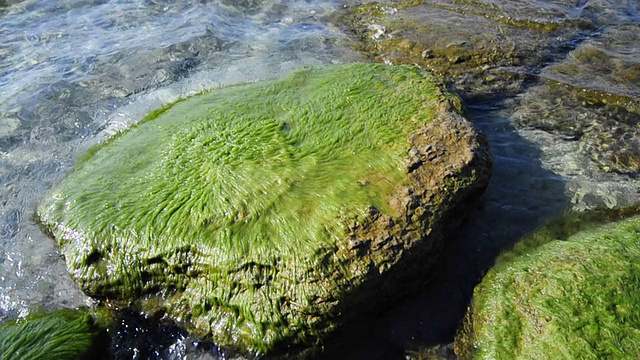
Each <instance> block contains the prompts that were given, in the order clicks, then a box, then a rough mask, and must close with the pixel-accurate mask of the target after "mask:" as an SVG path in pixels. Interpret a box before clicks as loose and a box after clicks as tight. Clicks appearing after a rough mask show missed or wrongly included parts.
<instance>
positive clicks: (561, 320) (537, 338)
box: [455, 210, 640, 359]
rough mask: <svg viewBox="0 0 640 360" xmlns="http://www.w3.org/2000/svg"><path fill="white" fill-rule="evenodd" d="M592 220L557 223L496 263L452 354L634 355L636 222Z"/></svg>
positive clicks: (638, 274) (639, 283) (637, 343)
mask: <svg viewBox="0 0 640 360" xmlns="http://www.w3.org/2000/svg"><path fill="white" fill-rule="evenodd" d="M630 211H632V212H635V213H637V210H630ZM623 213H625V212H623ZM627 213H628V211H627ZM591 215H593V216H590V215H587V216H584V215H569V216H567V217H566V218H565V219H564V220H565V221H563V219H561V220H555V221H553V222H552V223H551V224H550V225H548V226H545V227H543V228H541V229H540V230H539V231H537V232H535V233H533V234H532V235H531V236H529V237H527V238H526V239H524V240H523V241H522V242H520V243H519V244H518V245H516V247H515V248H514V249H513V250H512V251H509V252H506V253H505V254H503V255H501V256H500V257H499V258H498V260H497V262H496V265H495V266H494V267H493V268H492V269H491V270H490V271H489V272H488V273H487V275H486V276H485V278H484V279H483V281H482V282H481V284H480V285H478V286H477V287H476V289H475V291H474V297H473V300H472V304H471V306H470V308H469V311H468V313H467V317H466V319H465V323H464V326H463V328H462V330H461V331H460V333H459V335H458V337H457V339H456V344H455V347H456V352H457V353H458V355H460V356H461V357H462V358H463V359H466V358H474V359H476V358H477V359H637V358H638V356H640V312H639V311H638V310H637V304H638V303H639V301H640V241H639V240H640V217H632V218H629V219H625V220H618V221H616V222H613V223H609V224H605V225H598V223H599V222H600V220H601V219H606V218H608V217H609V218H611V217H613V218H615V217H616V214H613V213H609V214H601V213H594V214H591ZM600 215H604V217H601V216H600ZM589 219H591V220H595V221H594V222H589V221H588V220H589ZM599 219H600V220H599ZM585 220H586V221H585ZM574 231H577V232H575V233H573V234H571V233H572V232H574ZM570 234H571V235H570Z"/></svg>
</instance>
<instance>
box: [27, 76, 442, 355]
mask: <svg viewBox="0 0 640 360" xmlns="http://www.w3.org/2000/svg"><path fill="white" fill-rule="evenodd" d="M449 99H450V96H449V95H446V94H445V93H443V92H442V91H441V90H440V85H439V81H438V79H436V78H434V77H433V76H432V75H430V74H428V73H425V72H424V71H423V70H420V69H419V68H417V67H413V66H398V67H390V66H384V65H374V64H351V65H346V66H337V67H326V68H317V69H305V70H302V71H299V72H296V73H294V74H293V75H291V76H289V77H288V78H286V79H284V80H280V81H272V82H262V83H254V84H246V85H240V86H232V87H227V88H222V89H216V90H212V91H210V92H207V93H203V94H200V95H197V96H193V97H191V98H189V99H186V100H185V101H180V102H177V103H175V104H172V105H171V106H170V107H167V108H163V109H161V110H160V111H157V112H154V113H152V114H151V115H150V116H149V117H148V118H147V120H146V121H143V122H142V123H140V124H138V125H137V126H135V127H133V128H131V129H130V130H128V131H126V132H124V133H122V134H120V135H119V136H116V137H114V138H113V139H111V140H109V141H108V143H107V144H103V145H99V146H98V147H97V148H96V149H94V150H93V151H91V152H90V154H89V156H87V157H85V158H84V159H83V160H81V161H80V163H79V164H78V165H77V167H76V169H75V171H74V172H73V173H71V174H70V175H69V176H68V177H67V178H66V179H65V180H64V181H63V182H62V183H61V184H60V185H59V186H57V187H56V188H55V189H54V190H53V191H52V192H51V194H50V195H49V196H48V197H47V198H46V199H45V200H44V201H43V202H42V204H41V205H40V206H39V208H38V214H39V218H40V221H42V223H43V224H44V226H45V227H47V228H48V229H49V231H50V232H51V233H52V234H53V235H54V236H55V237H56V238H57V239H58V241H59V243H60V246H61V249H62V251H63V253H64V255H65V258H66V261H67V264H68V267H69V271H70V272H71V273H72V275H73V276H74V278H75V279H76V280H77V281H79V282H80V284H81V286H82V287H83V288H84V289H85V290H86V291H87V292H89V293H90V294H92V295H95V296H101V297H103V296H107V297H114V298H117V299H120V300H122V301H131V300H135V299H137V298H138V297H139V296H140V295H153V294H155V293H156V292H158V291H160V292H161V293H162V294H163V295H164V296H166V297H168V304H169V305H163V306H167V307H168V311H169V312H170V314H171V315H172V316H174V317H175V318H177V320H181V321H183V322H187V323H189V324H191V326H192V330H194V331H196V332H197V333H199V334H201V335H205V334H209V333H211V334H213V336H214V341H216V342H217V343H220V344H223V345H233V346H238V347H240V348H242V349H245V350H246V349H248V350H253V351H260V352H264V351H267V350H269V349H271V348H273V347H274V346H276V345H277V344H279V343H282V342H284V341H285V340H290V341H292V342H293V343H296V342H304V341H307V339H308V337H309V336H310V335H317V334H318V333H320V332H324V331H328V329H329V330H330V329H331V328H332V327H334V326H335V324H333V323H331V322H330V321H329V322H327V315H328V314H329V315H332V316H333V315H337V314H335V313H336V312H338V311H339V309H338V308H337V307H336V303H337V302H338V299H339V298H340V296H341V293H342V292H344V291H348V289H350V288H352V287H356V286H358V285H359V284H360V283H361V282H362V281H364V279H365V278H366V274H367V271H368V265H367V264H360V265H353V266H351V265H346V263H345V262H344V259H343V258H342V257H341V256H346V255H344V254H343V255H338V254H340V253H339V252H338V250H339V249H344V248H345V246H346V245H345V244H344V243H343V242H341V241H342V240H343V239H344V238H345V237H346V235H347V232H348V231H349V230H348V224H350V223H353V222H354V221H357V220H358V219H365V218H367V217H368V216H370V213H371V211H372V210H371V209H375V210H376V211H378V212H380V213H382V214H391V215H394V214H393V212H394V210H393V209H392V208H391V207H390V206H389V198H390V197H391V196H392V195H393V192H394V191H396V189H397V188H398V187H400V186H402V185H403V184H406V183H407V182H408V175H407V172H406V170H405V169H404V161H405V158H406V157H407V150H408V149H409V141H408V140H407V136H408V135H409V134H410V133H411V132H412V131H415V130H416V129H418V128H420V127H422V126H424V125H425V124H427V123H429V122H430V121H431V120H432V119H433V117H434V115H435V109H436V108H437V107H438V106H437V104H439V103H440V102H442V101H443V100H449ZM330 264H332V265H331V266H330ZM327 269H331V270H327ZM327 271H329V272H327ZM336 284H338V285H337V286H334V285H336ZM149 304H157V302H154V301H153V300H150V301H149ZM151 306H156V305H151Z"/></svg>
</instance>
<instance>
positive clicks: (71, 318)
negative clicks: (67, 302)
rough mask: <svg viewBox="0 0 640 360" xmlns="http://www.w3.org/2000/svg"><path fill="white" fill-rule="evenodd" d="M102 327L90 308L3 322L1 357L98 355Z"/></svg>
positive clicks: (69, 359)
mask: <svg viewBox="0 0 640 360" xmlns="http://www.w3.org/2000/svg"><path fill="white" fill-rule="evenodd" d="M101 331H102V329H101V327H100V326H98V325H97V324H96V320H95V318H94V317H93V315H91V314H90V313H89V312H86V311H74V310H69V309H65V310H59V311H56V312H52V313H48V314H45V313H42V314H38V315H33V316H29V317H28V318H26V319H20V320H15V321H9V322H5V323H3V324H0V360H16V359H29V360H80V359H89V358H91V359H99V358H101V357H99V356H98V354H97V353H95V350H96V349H97V345H98V343H99V339H100V336H101Z"/></svg>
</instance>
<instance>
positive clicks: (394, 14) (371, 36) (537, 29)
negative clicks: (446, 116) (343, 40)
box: [343, 0, 598, 97]
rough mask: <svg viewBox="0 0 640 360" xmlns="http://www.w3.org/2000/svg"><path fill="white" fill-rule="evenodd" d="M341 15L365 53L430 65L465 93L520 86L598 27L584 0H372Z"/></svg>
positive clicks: (386, 59)
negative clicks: (546, 0) (549, 0)
mask: <svg viewBox="0 0 640 360" xmlns="http://www.w3.org/2000/svg"><path fill="white" fill-rule="evenodd" d="M343 21H344V22H346V23H348V24H349V25H350V26H351V27H352V28H354V29H355V32H356V34H358V35H359V36H360V37H361V38H362V46H361V50H362V51H363V52H364V53H365V54H369V55H370V56H372V57H373V58H375V59H376V60H379V61H382V62H385V63H390V64H418V65H420V66H422V67H424V68H427V69H429V70H432V71H434V72H435V73H437V74H440V75H442V76H444V77H445V78H446V79H447V80H448V81H450V82H451V83H452V84H453V85H454V87H455V89H456V90H457V91H458V92H460V94H461V95H462V96H463V97H485V96H495V95H496V93H498V92H508V93H517V92H519V91H521V90H522V88H523V84H524V81H525V80H527V79H528V77H530V76H531V74H533V73H535V71H536V69H538V68H539V66H540V64H542V63H545V62H548V61H550V60H551V59H553V57H554V54H555V53H557V52H558V51H559V49H563V48H565V47H568V46H573V45H572V44H573V42H574V41H576V40H577V39H580V38H583V37H584V36H586V35H587V34H589V33H590V32H591V31H594V30H595V29H596V28H597V27H598V25H596V24H593V23H592V21H590V19H589V17H588V16H586V12H585V11H584V9H582V8H581V6H580V4H571V5H570V4H564V3H563V4H557V5H556V6H549V7H546V6H545V7H541V6H540V4H539V2H535V1H522V2H518V3H517V5H515V4H514V3H513V2H510V1H473V0H438V1H428V2H427V1H420V0H418V1H415V0H406V1H403V0H399V1H381V2H371V3H367V4H364V5H354V6H352V7H351V9H350V10H349V11H348V15H346V19H345V20H343Z"/></svg>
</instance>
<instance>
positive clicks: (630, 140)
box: [515, 24, 640, 176]
mask: <svg viewBox="0 0 640 360" xmlns="http://www.w3.org/2000/svg"><path fill="white" fill-rule="evenodd" d="M639 41H640V25H637V24H636V25H625V26H616V27H609V28H606V29H604V30H603V31H602V34H600V35H599V36H598V37H596V38H593V39H590V40H588V41H585V42H583V43H582V44H580V46H578V47H577V48H576V49H575V50H574V51H572V52H570V53H569V55H568V56H567V58H566V59H565V60H564V61H561V62H559V63H556V64H554V65H552V66H549V67H547V68H545V69H544V70H543V71H542V73H541V77H542V79H543V80H544V81H543V82H542V83H541V84H539V85H538V86H535V87H532V88H531V89H529V90H528V91H527V92H526V93H525V94H524V95H523V97H522V101H521V104H520V106H519V107H518V110H517V111H516V113H515V118H516V121H517V122H518V123H519V124H521V125H524V126H530V127H534V128H537V129H542V130H545V131H548V132H551V133H554V134H558V135H561V136H565V137H567V138H569V139H571V140H579V141H580V142H581V149H582V151H583V152H584V153H585V154H586V155H587V156H590V157H591V158H592V159H593V160H594V161H595V162H596V163H597V164H598V165H599V166H600V167H601V168H602V169H604V170H605V171H614V172H619V173H625V174H631V175H634V176H637V175H638V174H640V132H639V131H638V124H639V123H640V61H639V60H638V59H640V50H639V49H638V48H637V47H636V46H635V44H638V42H639Z"/></svg>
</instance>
